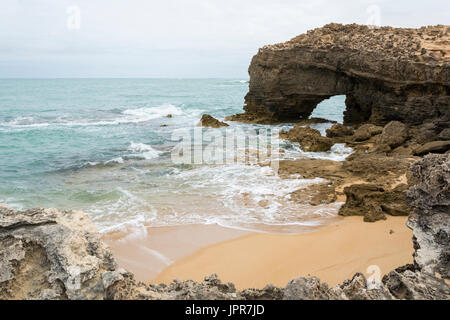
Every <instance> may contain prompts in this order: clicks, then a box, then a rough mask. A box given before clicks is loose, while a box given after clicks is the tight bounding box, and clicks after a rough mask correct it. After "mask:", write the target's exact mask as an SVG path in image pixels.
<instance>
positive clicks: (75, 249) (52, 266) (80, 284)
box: [0, 207, 133, 299]
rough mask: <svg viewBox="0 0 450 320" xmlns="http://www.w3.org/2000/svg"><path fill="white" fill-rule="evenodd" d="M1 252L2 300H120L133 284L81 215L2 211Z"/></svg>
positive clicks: (1, 209) (55, 212)
mask: <svg viewBox="0 0 450 320" xmlns="http://www.w3.org/2000/svg"><path fill="white" fill-rule="evenodd" d="M0 248H1V250H0V299H109V298H124V297H126V295H127V294H128V290H129V289H130V284H131V283H133V280H132V279H133V276H132V275H131V274H129V273H128V272H126V271H125V270H123V269H120V268H119V266H118V265H117V263H116V262H115V260H114V258H113V256H112V254H111V252H110V251H109V250H108V249H107V247H106V246H105V245H104V244H103V243H102V242H101V240H100V236H99V234H98V233H97V231H96V229H95V227H94V226H93V224H92V223H91V221H90V220H89V218H88V217H87V216H86V215H85V214H84V213H83V212H79V211H62V212H59V211H56V210H52V209H33V210H27V211H22V212H20V211H14V210H12V209H9V208H7V207H0ZM119 289H120V290H119Z"/></svg>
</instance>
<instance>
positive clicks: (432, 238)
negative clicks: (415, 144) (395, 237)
mask: <svg viewBox="0 0 450 320" xmlns="http://www.w3.org/2000/svg"><path fill="white" fill-rule="evenodd" d="M411 172H412V176H413V178H415V179H416V180H417V181H418V182H419V183H418V184H417V185H416V186H414V187H412V188H411V189H410V190H409V191H408V193H407V202H408V204H409V205H410V206H412V207H413V208H414V212H413V213H412V214H411V216H410V218H409V221H408V227H410V228H411V229H412V230H413V231H414V247H415V248H416V252H415V255H414V261H415V263H416V265H417V267H418V268H420V269H421V270H423V271H424V272H426V273H428V274H430V275H435V274H439V275H441V276H442V277H443V278H445V279H450V154H447V155H429V156H426V157H425V158H424V159H422V160H420V161H418V162H416V163H414V164H413V165H412V167H411Z"/></svg>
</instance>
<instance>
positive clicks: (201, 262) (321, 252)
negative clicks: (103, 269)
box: [113, 217, 413, 289]
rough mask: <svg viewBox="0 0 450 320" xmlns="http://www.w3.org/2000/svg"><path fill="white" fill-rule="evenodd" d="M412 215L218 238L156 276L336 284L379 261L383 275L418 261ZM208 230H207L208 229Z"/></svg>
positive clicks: (161, 279) (239, 283) (257, 284)
mask: <svg viewBox="0 0 450 320" xmlns="http://www.w3.org/2000/svg"><path fill="white" fill-rule="evenodd" d="M406 220H407V217H388V220H386V221H378V222H376V223H365V222H363V220H362V217H346V218H345V219H342V220H341V221H340V222H339V223H337V224H334V225H330V226H326V227H323V228H321V229H319V230H318V231H314V232H310V233H307V234H300V235H281V234H255V233H252V234H247V235H243V236H240V237H239V238H235V237H234V239H231V240H224V241H222V242H220V243H217V241H216V243H215V244H212V245H209V246H207V247H204V248H201V249H198V250H197V251H195V252H194V253H192V254H190V255H188V256H185V257H184V258H181V259H179V260H176V262H174V263H173V264H171V265H170V266H166V267H165V268H164V270H163V271H162V272H161V273H160V274H159V275H158V276H157V277H155V278H154V279H152V280H151V281H150V282H151V283H170V282H171V281H172V280H173V279H174V278H178V279H181V280H189V279H192V280H196V281H201V280H203V278H204V277H205V276H206V275H208V274H211V273H217V274H218V276H219V277H220V279H221V280H222V281H224V282H228V281H230V282H233V283H234V284H235V285H236V287H237V288H239V289H243V288H248V287H254V288H262V287H264V286H265V285H266V284H268V283H272V284H274V285H277V286H282V287H284V286H285V285H286V284H287V282H288V281H289V280H291V279H293V278H296V277H305V276H313V275H314V276H317V277H319V278H320V279H321V280H322V281H324V282H327V283H328V284H330V285H336V284H338V283H340V282H342V281H343V280H345V279H349V278H351V277H352V276H353V275H354V274H355V273H356V272H362V273H364V274H366V276H370V275H371V274H368V273H367V271H368V268H369V267H370V266H376V267H375V270H379V272H380V274H379V275H380V276H381V277H382V276H383V275H384V274H386V273H388V272H389V271H391V270H393V269H395V268H396V267H399V266H402V265H405V264H408V263H412V262H413V258H412V254H413V244H412V231H411V230H409V229H408V228H407V227H406V226H405V223H406ZM200 229H202V228H200ZM219 229H220V228H219ZM207 233H208V231H207V230H205V233H204V235H205V236H207ZM225 233H226V232H225ZM173 235H175V233H173ZM234 236H236V234H234ZM168 238H170V237H168ZM181 238H182V235H180V239H181ZM201 238H202V235H200V234H199V235H198V239H201ZM232 238H233V237H232ZM203 240H204V239H203ZM200 242H201V241H200ZM197 244H198V246H199V247H200V246H201V244H200V243H197ZM203 244H204V243H203ZM174 249H175V248H174ZM176 250H182V248H177V249H176ZM113 251H114V250H113ZM115 253H116V255H117V256H119V257H120V254H117V252H115ZM144 259H145V258H144V257H143V261H145V260H144ZM122 260H123V259H122ZM148 265H150V262H149V263H148ZM378 268H379V269H378ZM130 271H133V272H135V270H133V269H130Z"/></svg>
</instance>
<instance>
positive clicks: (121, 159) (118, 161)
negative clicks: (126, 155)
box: [105, 157, 124, 164]
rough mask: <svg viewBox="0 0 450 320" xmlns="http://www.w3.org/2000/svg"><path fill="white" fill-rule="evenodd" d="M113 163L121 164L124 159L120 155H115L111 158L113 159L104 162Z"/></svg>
mask: <svg viewBox="0 0 450 320" xmlns="http://www.w3.org/2000/svg"><path fill="white" fill-rule="evenodd" d="M114 163H119V164H122V163H124V160H123V158H122V157H117V158H113V159H111V160H108V161H106V162H105V164H114Z"/></svg>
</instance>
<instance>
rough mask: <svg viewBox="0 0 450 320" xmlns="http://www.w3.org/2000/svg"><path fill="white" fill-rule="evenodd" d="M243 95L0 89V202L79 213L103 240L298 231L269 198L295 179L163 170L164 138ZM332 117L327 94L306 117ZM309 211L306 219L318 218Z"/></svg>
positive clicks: (294, 215)
mask: <svg viewBox="0 0 450 320" xmlns="http://www.w3.org/2000/svg"><path fill="white" fill-rule="evenodd" d="M247 91H248V84H247V82H246V81H244V80H239V79H237V80H235V79H204V80H178V79H90V80H88V79H55V80H0V181H1V183H0V202H1V203H6V204H8V205H10V206H12V207H15V208H19V209H23V208H30V207H35V206H40V207H56V208H58V209H81V210H85V211H86V212H88V213H89V214H90V215H91V217H92V218H93V220H94V222H95V223H96V224H97V225H98V226H99V227H100V229H102V230H105V231H107V230H111V229H114V228H120V227H123V226H126V227H128V226H129V225H133V226H152V225H177V224H183V223H221V224H228V225H231V226H234V225H236V224H239V225H241V226H242V225H245V226H246V227H249V226H252V225H253V226H260V225H281V226H291V225H294V226H296V225H301V224H303V223H305V219H300V216H302V214H301V212H300V211H301V210H300V209H302V208H298V207H295V206H293V207H292V208H291V207H290V206H291V205H290V204H289V205H286V203H283V202H282V201H281V200H280V199H284V198H286V197H287V195H288V194H289V192H292V191H293V190H292V188H294V187H299V186H302V185H305V183H307V181H305V180H302V179H292V181H291V180H287V182H286V181H283V180H282V179H280V178H279V177H277V176H276V175H274V176H271V175H268V174H267V172H265V171H264V170H266V169H264V168H261V167H259V166H249V165H243V164H234V165H219V166H218V165H200V166H194V165H186V164H184V165H183V164H174V163H173V162H172V161H171V157H170V154H171V151H172V149H173V148H174V146H175V145H176V144H177V141H174V140H173V138H172V134H173V132H174V130H176V129H182V128H191V127H193V126H194V124H195V123H196V122H198V120H199V119H200V117H201V115H202V114H203V113H208V114H211V115H213V116H214V117H217V118H219V119H223V118H224V117H225V116H227V115H231V114H235V113H239V112H242V106H243V103H244V96H245V94H246V93H247ZM343 108H344V98H343V97H336V98H335V99H332V100H329V101H326V102H324V103H323V104H322V105H321V106H319V107H318V108H317V109H316V111H315V113H314V115H313V116H319V117H326V118H329V119H331V120H337V121H341V120H342V111H343ZM168 114H171V115H172V117H171V118H168V117H167V115H168ZM231 125H232V126H231V127H232V128H242V129H248V128H261V127H264V126H255V125H244V124H238V123H232V124H231ZM284 127H289V125H286V126H284ZM280 128H281V126H280ZM324 128H325V127H323V128H321V130H322V131H323V130H324ZM283 147H284V148H286V149H287V150H288V151H289V152H288V154H289V155H290V156H295V155H298V156H308V155H306V154H304V153H302V152H301V151H300V149H299V148H298V146H295V145H291V144H288V143H285V145H283ZM347 151H348V150H347ZM347 151H346V150H342V147H339V146H337V147H336V148H335V149H334V151H333V152H331V153H328V154H322V155H318V156H319V157H320V156H322V157H325V158H328V157H331V158H333V157H334V158H335V157H338V158H339V159H341V158H342V156H343V155H344V156H345V155H346V154H347V153H348V152H347ZM314 156H316V155H314ZM267 176H270V177H272V178H267ZM271 188H272V189H273V190H271ZM275 189H276V190H275ZM280 190H281V191H283V192H281V193H280V192H279V191H280ZM277 192H278V193H279V194H278V193H277ZM244 198H245V199H244ZM261 201H263V202H264V205H261V208H260V210H255V206H256V207H258V203H259V204H261ZM283 201H284V200H283ZM267 202H270V203H271V204H272V203H275V204H276V205H274V206H273V205H267ZM303 209H305V208H303ZM303 209H302V210H303ZM307 209H308V210H309V209H310V208H307ZM316 209H317V208H316ZM316 209H314V210H315V211H314V210H313V211H314V212H313V216H314V214H315V215H316V216H322V215H323V214H322V213H320V212H319V213H317V212H318V211H317V210H319V211H320V209H321V208H318V209H317V210H316ZM322 209H323V208H322ZM305 210H306V209H305ZM305 210H303V211H305ZM308 210H306V211H308ZM311 210H312V209H311ZM299 212H300V213H299ZM314 219H315V218H312V220H314ZM312 220H311V221H312ZM298 221H302V223H300V224H299V223H297V222H298ZM288 229H289V228H288ZM289 230H290V229H289Z"/></svg>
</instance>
